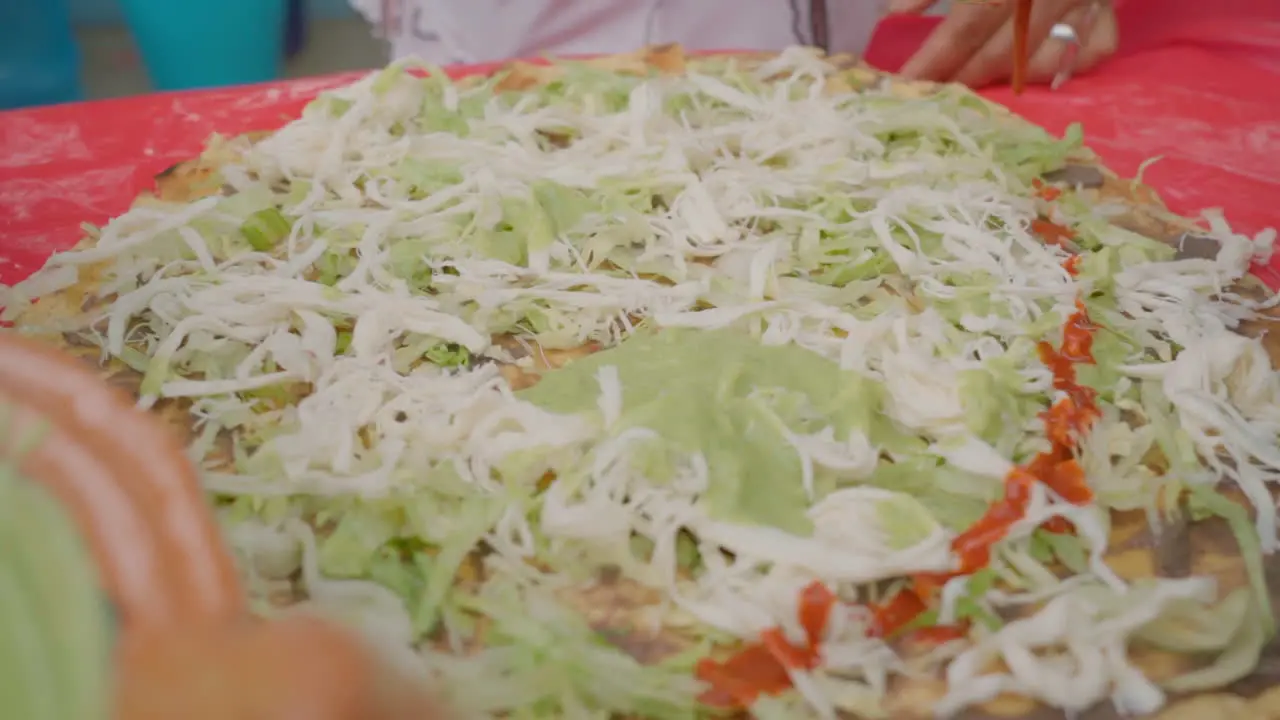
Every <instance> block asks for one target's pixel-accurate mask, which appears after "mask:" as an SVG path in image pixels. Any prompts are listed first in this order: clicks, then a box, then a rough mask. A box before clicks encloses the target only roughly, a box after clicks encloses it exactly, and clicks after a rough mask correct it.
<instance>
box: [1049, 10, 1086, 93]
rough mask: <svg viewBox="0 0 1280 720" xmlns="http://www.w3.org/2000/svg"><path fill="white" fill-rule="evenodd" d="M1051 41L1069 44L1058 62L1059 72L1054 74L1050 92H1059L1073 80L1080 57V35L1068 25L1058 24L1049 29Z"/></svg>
mask: <svg viewBox="0 0 1280 720" xmlns="http://www.w3.org/2000/svg"><path fill="white" fill-rule="evenodd" d="M1049 39H1050V40H1057V41H1058V42H1061V43H1066V44H1067V47H1066V50H1064V51H1063V53H1062V59H1061V60H1060V61H1059V62H1058V72H1056V73H1054V75H1053V83H1052V84H1050V85H1049V89H1050V90H1057V89H1058V88H1060V87H1062V86H1063V85H1064V84H1066V82H1067V81H1068V80H1070V79H1071V73H1072V72H1074V71H1075V69H1076V57H1077V56H1079V55H1080V34H1079V33H1077V32H1076V29H1075V28H1074V27H1072V26H1071V25H1069V24H1068V23H1057V24H1056V25H1054V26H1053V27H1051V28H1049Z"/></svg>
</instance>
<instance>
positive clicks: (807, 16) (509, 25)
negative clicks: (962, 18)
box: [351, 0, 885, 65]
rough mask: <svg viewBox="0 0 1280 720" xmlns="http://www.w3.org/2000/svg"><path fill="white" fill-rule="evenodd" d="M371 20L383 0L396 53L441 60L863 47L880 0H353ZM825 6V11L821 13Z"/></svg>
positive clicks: (443, 62)
mask: <svg viewBox="0 0 1280 720" xmlns="http://www.w3.org/2000/svg"><path fill="white" fill-rule="evenodd" d="M351 3H352V5H354V6H355V7H356V9H357V10H359V11H360V13H361V14H362V15H364V16H365V17H366V18H368V19H369V21H370V22H373V23H374V24H375V26H376V27H384V26H383V25H382V8H383V7H384V6H386V7H388V8H389V12H388V23H387V25H386V26H385V27H386V29H387V34H388V36H389V38H388V39H389V40H390V41H391V44H392V48H393V53H394V55H395V57H397V58H400V57H406V56H409V55H416V56H418V57H420V58H422V59H423V60H426V61H428V62H432V63H437V64H440V65H449V64H455V63H481V62H492V61H498V60H506V59H509V58H528V57H536V56H539V55H543V54H552V55H576V54H608V53H618V52H626V51H629V50H634V49H637V48H640V47H643V46H645V45H661V44H665V43H680V44H681V45H683V46H684V47H685V48H686V49H688V50H781V49H783V48H786V47H788V46H790V45H821V44H823V40H824V38H823V37H822V35H823V34H824V32H825V35H826V38H825V41H826V42H825V46H826V47H827V49H828V50H829V51H831V52H845V53H853V54H859V55H860V54H861V53H862V51H863V50H865V49H866V45H867V42H868V41H869V40H870V39H871V33H872V32H873V31H874V30H875V24H876V21H877V20H878V19H879V17H880V15H881V13H882V10H883V8H884V5H885V0H351ZM824 16H825V17H824Z"/></svg>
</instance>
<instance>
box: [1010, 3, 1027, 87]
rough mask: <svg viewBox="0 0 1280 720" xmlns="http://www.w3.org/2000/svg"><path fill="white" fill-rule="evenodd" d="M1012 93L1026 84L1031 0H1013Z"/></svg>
mask: <svg viewBox="0 0 1280 720" xmlns="http://www.w3.org/2000/svg"><path fill="white" fill-rule="evenodd" d="M1013 2H1014V6H1013V94H1014V95H1021V94H1022V90H1023V89H1024V88H1025V87H1026V86H1027V62H1028V61H1029V57H1028V51H1027V34H1028V33H1029V32H1030V30H1031V0H1013Z"/></svg>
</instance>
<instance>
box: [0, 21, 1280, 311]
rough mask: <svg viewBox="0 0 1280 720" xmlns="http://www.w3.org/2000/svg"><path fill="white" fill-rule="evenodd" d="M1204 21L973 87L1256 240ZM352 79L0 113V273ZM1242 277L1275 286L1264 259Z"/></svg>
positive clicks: (1254, 211) (1253, 110) (1227, 62)
mask: <svg viewBox="0 0 1280 720" xmlns="http://www.w3.org/2000/svg"><path fill="white" fill-rule="evenodd" d="M1197 1H1198V0H1197ZM1222 1H1223V2H1225V3H1231V2H1235V1H1236V0H1222ZM1139 2H1140V0H1131V3H1135V4H1136V3H1139ZM1131 7H1132V5H1129V6H1124V7H1122V8H1121V11H1122V13H1123V12H1125V11H1126V10H1127V9H1128V8H1131ZM1277 7H1280V4H1277ZM931 22H933V21H932V20H929V19H923V18H891V19H889V20H887V21H885V22H884V23H882V25H881V27H880V28H879V30H878V31H877V34H876V37H875V38H874V39H873V41H872V45H871V47H870V49H869V51H868V60H869V61H871V62H872V63H873V64H876V65H878V66H880V67H884V68H887V69H894V68H896V67H897V66H898V65H900V63H901V62H902V60H903V59H905V58H906V57H907V56H908V55H909V54H910V52H911V50H912V49H913V48H914V47H916V46H918V44H919V42H920V40H922V39H923V37H924V36H925V35H926V34H927V33H928V31H929V30H930V28H931V27H932V25H931ZM1212 25H1213V23H1207V22H1200V23H1199V24H1198V25H1197V30H1196V33H1198V36H1199V38H1200V40H1199V41H1188V40H1187V39H1186V37H1187V36H1186V32H1185V31H1184V32H1183V34H1182V36H1178V35H1177V34H1176V33H1175V34H1174V37H1175V41H1173V42H1168V41H1167V37H1166V41H1165V42H1163V43H1159V42H1154V41H1152V40H1151V37H1150V33H1148V34H1147V35H1146V36H1145V38H1144V36H1139V40H1138V41H1137V43H1136V44H1137V47H1132V46H1131V47H1128V48H1126V47H1123V46H1122V48H1121V52H1120V53H1119V54H1117V56H1116V58H1115V59H1113V60H1112V61H1111V62H1109V63H1108V64H1107V65H1106V66H1105V67H1104V68H1103V69H1102V70H1100V71H1099V72H1097V73H1094V74H1091V75H1086V76H1081V77H1078V78H1076V79H1074V80H1072V81H1071V82H1070V83H1068V84H1067V85H1066V87H1064V88H1063V89H1062V90H1060V91H1059V92H1056V93H1050V92H1049V91H1047V90H1045V89H1043V88H1033V89H1030V90H1029V91H1028V92H1027V93H1025V94H1024V95H1022V96H1021V97H1014V96H1013V95H1012V93H1010V92H1009V91H1008V90H1007V89H1006V88H991V89H988V90H985V91H984V92H983V94H984V95H985V96H986V97H988V98H990V99H992V100H994V101H996V102H999V103H1003V104H1005V105H1008V106H1009V107H1010V108H1012V109H1013V110H1015V111H1016V112H1018V113H1020V114H1022V115H1024V116H1025V117H1027V118H1029V119H1030V120H1032V121H1034V122H1036V123H1039V124H1041V125H1043V126H1044V127H1046V128H1048V129H1049V130H1050V131H1051V132H1055V133H1059V132H1061V131H1062V130H1063V129H1064V128H1065V127H1066V126H1067V125H1068V124H1070V123H1071V122H1074V121H1081V122H1083V124H1084V128H1085V136H1086V142H1088V143H1089V145H1090V146H1092V147H1093V148H1094V149H1095V150H1097V151H1098V152H1099V153H1100V154H1101V155H1102V157H1103V158H1104V160H1105V161H1106V162H1107V163H1108V165H1110V166H1111V167H1112V168H1113V169H1115V170H1116V171H1117V172H1120V173H1122V174H1124V175H1132V174H1133V173H1135V172H1136V171H1137V170H1138V167H1139V165H1140V164H1141V163H1142V162H1143V161H1145V160H1147V159H1149V158H1152V157H1155V156H1161V157H1162V158H1163V159H1162V160H1160V161H1159V162H1156V163H1155V164H1154V165H1152V166H1150V167H1149V168H1148V169H1147V171H1146V173H1145V179H1146V180H1147V182H1148V183H1149V184H1151V185H1152V186H1154V187H1155V188H1157V189H1158V190H1159V191H1160V193H1161V195H1162V196H1163V197H1164V199H1165V201H1166V202H1167V203H1168V204H1169V206H1170V207H1171V208H1172V209H1173V210H1175V211H1178V212H1180V213H1184V214H1192V215H1194V214H1195V213H1198V212H1199V211H1200V210H1201V209H1204V208H1207V207H1221V208H1224V209H1225V210H1226V214H1227V218H1228V220H1229V221H1231V223H1232V224H1233V226H1234V227H1235V228H1237V230H1239V231H1242V232H1246V233H1250V234H1252V233H1257V232H1259V231H1261V230H1263V229H1264V228H1266V227H1268V226H1274V225H1280V222H1278V220H1280V212H1277V210H1276V208H1277V206H1278V205H1280V201H1278V200H1277V198H1280V172H1278V171H1277V167H1278V166H1280V73H1277V72H1276V71H1275V70H1272V69H1269V68H1267V67H1265V66H1264V65H1263V64H1261V63H1250V62H1245V61H1243V60H1241V59H1240V58H1239V57H1238V55H1239V51H1240V47H1239V44H1238V43H1237V44H1236V45H1234V46H1233V45H1232V44H1231V43H1226V44H1225V46H1224V43H1223V38H1234V37H1240V36H1242V33H1243V32H1244V30H1242V29H1241V27H1242V26H1241V23H1240V22H1236V24H1235V26H1234V28H1232V27H1218V28H1217V29H1216V30H1214V31H1213V32H1208V29H1211V28H1210V26H1212ZM1219 25H1222V23H1219ZM1121 26H1122V27H1125V26H1126V25H1125V19H1124V18H1123V17H1122V23H1121ZM1259 27H1262V28H1263V29H1264V30H1267V28H1268V27H1270V26H1266V25H1265V23H1262V24H1260V23H1259V22H1258V21H1257V19H1256V18H1255V19H1253V20H1252V21H1250V23H1249V24H1248V25H1247V29H1248V31H1249V33H1250V35H1249V37H1250V38H1252V39H1254V40H1256V39H1257V38H1258V37H1261V38H1262V40H1261V45H1262V46H1263V47H1265V48H1272V49H1275V50H1277V51H1280V18H1277V22H1276V24H1275V25H1274V28H1275V29H1276V32H1275V33H1274V36H1272V35H1268V34H1266V33H1265V32H1264V33H1263V34H1262V35H1261V36H1260V35H1259V33H1258V29H1259ZM1196 33H1192V35H1195V34H1196ZM1214 33H1217V34H1216V35H1215V34H1214ZM1179 37H1181V39H1177V38H1179ZM1206 37H1209V38H1210V39H1209V40H1205V38H1206ZM1273 40H1274V43H1275V44H1274V45H1271V44H1270V43H1272V42H1273ZM1144 43H1145V44H1144ZM1245 49H1246V50H1247V47H1246V48H1245ZM1233 51H1234V52H1235V54H1233ZM1261 56H1262V57H1265V56H1266V54H1265V53H1262V55H1261ZM492 69H493V68H492V67H491V66H490V67H465V68H454V69H453V72H454V73H455V74H466V73H475V72H485V71H490V70H492ZM358 76H359V73H351V74H345V75H336V76H330V77H321V78H313V79H305V80H295V81H285V82H277V83H271V84H266V85H258V86H252V87H242V88H227V89H219V90H205V91H194V92H182V93H171V94H157V95H145V96H139V97H133V98H125V99H118V100H106V101H97V102H87V103H76V104H71V105H62V106H54V107H47V108H38V109H32V110H24V111H16V112H10V113H0V282H5V283H12V282H15V281H17V280H19V279H21V278H23V277H25V276H26V275H28V274H29V273H31V272H32V271H34V270H35V269H37V268H38V267H39V266H40V265H41V264H43V262H44V260H45V258H46V257H48V255H49V254H50V253H52V252H55V251H58V250H61V249H65V248H67V247H70V246H71V245H73V244H74V243H75V242H76V241H77V240H78V239H79V238H80V224H81V223H83V222H90V223H95V224H96V223H102V222H105V221H106V220H107V219H108V218H110V217H112V216H114V215H117V214H119V213H121V212H123V211H124V210H125V209H126V208H128V206H129V204H130V202H131V201H132V199H133V198H134V197H135V196H136V195H137V194H138V193H139V192H140V191H142V190H144V189H147V188H149V187H151V185H152V178H153V177H154V176H155V175H156V174H157V173H159V172H160V171H162V170H164V169H165V168H167V167H169V166H170V165H172V164H174V163H176V162H179V161H182V160H186V159H189V158H191V157H193V156H195V155H196V154H197V153H198V152H199V151H200V149H201V147H202V145H203V143H204V141H205V140H206V139H207V138H208V137H209V136H210V135H211V134H213V133H215V132H216V133H223V134H228V135H234V134H237V133H242V132H246V131H249V130H262V129H271V128H276V127H279V126H281V125H283V124H285V123H286V122H288V120H289V119H290V118H292V117H295V116H297V114H298V113H299V111H300V110H301V109H302V107H303V106H304V105H305V104H306V103H307V102H308V101H309V100H311V99H312V98H314V97H315V96H316V95H317V94H318V93H319V92H321V91H323V90H325V89H328V88H332V87H334V86H337V85H339V84H342V83H344V82H350V81H351V80H353V79H354V78H356V77H358ZM1255 271H1256V272H1257V273H1258V275H1259V276H1260V277H1262V279H1263V280H1264V281H1265V282H1267V283H1268V284H1269V285H1271V286H1272V287H1273V288H1280V258H1277V259H1276V260H1275V261H1274V262H1273V263H1272V264H1271V265H1270V266H1268V267H1258V268H1256V269H1255Z"/></svg>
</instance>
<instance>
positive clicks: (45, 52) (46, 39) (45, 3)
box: [0, 0, 83, 110]
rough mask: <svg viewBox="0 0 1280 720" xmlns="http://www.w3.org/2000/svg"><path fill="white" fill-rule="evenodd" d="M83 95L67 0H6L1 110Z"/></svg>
mask: <svg viewBox="0 0 1280 720" xmlns="http://www.w3.org/2000/svg"><path fill="white" fill-rule="evenodd" d="M82 98H83V92H82V90H81V87H80V50H79V48H78V46H77V45H76V40H75V35H74V34H73V33H72V31H71V20H70V17H69V15H68V12H67V2H66V0H0V110H12V109H14V108H20V107H28V106H31V105H50V104H53V103H63V102H72V101H75V100H80V99H82Z"/></svg>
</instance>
